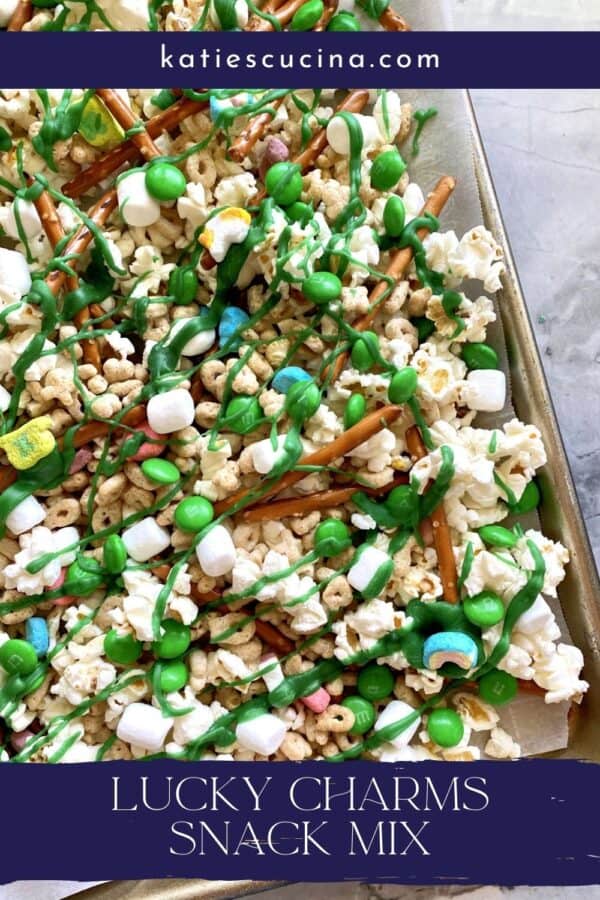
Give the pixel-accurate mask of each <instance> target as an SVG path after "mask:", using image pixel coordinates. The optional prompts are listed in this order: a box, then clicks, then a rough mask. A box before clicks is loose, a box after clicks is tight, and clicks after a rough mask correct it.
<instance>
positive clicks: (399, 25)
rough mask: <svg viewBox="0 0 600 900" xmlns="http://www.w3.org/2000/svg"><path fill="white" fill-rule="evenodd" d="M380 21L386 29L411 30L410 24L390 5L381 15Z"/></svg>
mask: <svg viewBox="0 0 600 900" xmlns="http://www.w3.org/2000/svg"><path fill="white" fill-rule="evenodd" d="M379 22H380V23H381V25H383V27H384V28H385V30H386V31H410V30H411V29H410V25H409V24H408V22H407V21H406V19H403V18H402V16H400V15H399V14H398V13H397V12H394V10H393V9H392V8H391V7H390V6H388V7H387V8H386V9H384V11H383V12H382V13H381V15H380V16H379Z"/></svg>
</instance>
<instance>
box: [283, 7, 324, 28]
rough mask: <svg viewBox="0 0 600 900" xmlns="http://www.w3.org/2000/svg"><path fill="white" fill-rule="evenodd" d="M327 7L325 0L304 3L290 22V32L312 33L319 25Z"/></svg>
mask: <svg viewBox="0 0 600 900" xmlns="http://www.w3.org/2000/svg"><path fill="white" fill-rule="evenodd" d="M324 11H325V6H324V4H323V0H308V2H307V3H303V4H302V6H301V7H300V9H299V10H297V12H295V13H294V17H293V18H292V21H291V22H290V31H310V30H311V28H314V26H315V25H316V24H317V22H318V21H319V19H320V18H321V16H322V15H323V12H324Z"/></svg>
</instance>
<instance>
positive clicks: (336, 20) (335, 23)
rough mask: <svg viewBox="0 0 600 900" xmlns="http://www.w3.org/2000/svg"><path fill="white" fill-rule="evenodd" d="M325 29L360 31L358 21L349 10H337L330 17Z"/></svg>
mask: <svg viewBox="0 0 600 900" xmlns="http://www.w3.org/2000/svg"><path fill="white" fill-rule="evenodd" d="M327 31H360V22H359V21H358V19H357V18H356V16H355V15H354V13H351V12H339V13H336V14H335V16H334V17H333V18H332V20H331V22H330V23H329V25H328V26H327Z"/></svg>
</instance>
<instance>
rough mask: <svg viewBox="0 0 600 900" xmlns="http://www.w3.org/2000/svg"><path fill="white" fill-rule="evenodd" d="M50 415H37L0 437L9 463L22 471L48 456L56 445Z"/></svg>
mask: <svg viewBox="0 0 600 900" xmlns="http://www.w3.org/2000/svg"><path fill="white" fill-rule="evenodd" d="M51 428H52V419H51V418H50V416H39V417H38V418H37V419H32V420H31V421H30V422H27V423H26V424H25V425H21V427H20V428H17V430H16V431H11V432H10V433H9V434H5V435H4V436H3V437H1V438H0V447H1V448H2V449H3V450H5V451H6V455H7V456H8V461H9V462H10V464H11V465H13V466H14V467H15V469H18V470H19V471H20V472H22V471H23V470H24V469H31V467H32V466H35V464H36V463H38V462H39V461H40V460H41V459H44V457H46V456H48V455H49V454H50V453H52V451H53V450H54V448H55V446H56V440H55V438H54V435H53V434H52V431H51V430H50V429H51Z"/></svg>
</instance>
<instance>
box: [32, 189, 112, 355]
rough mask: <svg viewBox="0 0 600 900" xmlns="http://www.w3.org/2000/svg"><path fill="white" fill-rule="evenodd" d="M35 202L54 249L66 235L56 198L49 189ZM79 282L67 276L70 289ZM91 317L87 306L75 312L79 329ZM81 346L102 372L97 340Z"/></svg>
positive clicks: (74, 287)
mask: <svg viewBox="0 0 600 900" xmlns="http://www.w3.org/2000/svg"><path fill="white" fill-rule="evenodd" d="M30 180H31V179H30ZM33 202H34V205H35V208H36V210H37V213H38V215H39V217H40V221H41V223H42V228H43V229H44V232H45V233H46V237H47V238H48V240H49V241H50V244H51V246H52V248H53V249H54V248H55V247H56V246H57V245H58V244H59V243H60V241H62V239H63V238H64V236H65V232H64V229H63V226H62V222H61V221H60V219H59V218H58V213H57V212H56V206H55V205H54V200H53V199H52V197H51V196H50V194H49V193H48V192H47V191H42V193H41V194H40V196H39V197H37V198H36V199H35V200H34V201H33ZM78 283H79V282H78V280H77V278H76V277H74V276H73V275H68V276H67V288H68V289H69V290H70V291H74V290H75V289H76V288H77V285H78ZM89 318H90V313H89V310H88V308H87V307H84V308H83V309H80V310H79V312H78V313H76V314H75V316H74V322H75V325H76V326H77V328H78V330H81V329H82V328H83V327H84V326H85V323H86V322H87V321H88V319H89ZM81 346H82V349H83V358H84V360H85V362H86V363H90V364H91V365H92V366H94V368H95V369H96V371H97V372H100V370H101V368H102V360H101V359H100V351H99V350H98V345H97V343H96V341H93V340H89V341H85V340H82V342H81Z"/></svg>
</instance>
